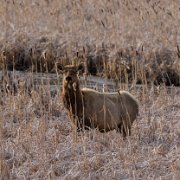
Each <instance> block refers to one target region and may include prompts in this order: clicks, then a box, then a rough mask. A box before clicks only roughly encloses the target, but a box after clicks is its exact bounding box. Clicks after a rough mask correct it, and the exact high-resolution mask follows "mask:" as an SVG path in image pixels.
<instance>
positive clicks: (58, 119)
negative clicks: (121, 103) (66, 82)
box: [0, 0, 180, 179]
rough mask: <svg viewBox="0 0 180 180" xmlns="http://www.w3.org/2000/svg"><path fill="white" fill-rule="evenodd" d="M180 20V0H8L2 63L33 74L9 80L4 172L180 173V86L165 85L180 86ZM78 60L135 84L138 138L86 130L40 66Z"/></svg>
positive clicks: (0, 117)
mask: <svg viewBox="0 0 180 180" xmlns="http://www.w3.org/2000/svg"><path fill="white" fill-rule="evenodd" d="M179 22H180V6H179V0H173V1H169V0H160V1H158V2H157V1H155V0H136V1H130V0H121V1H119V0H117V1H116V0H113V1H109V0H104V1H95V0H89V1H88V2H87V1H81V0H75V1H67V0H61V1H58V0H53V1H50V0H33V1H29V0H24V1H23V0H16V1H13V0H12V1H10V0H6V1H0V27H1V31H0V69H2V71H5V72H6V70H7V69H10V70H14V69H16V70H26V71H28V72H30V73H25V74H23V75H22V74H20V75H18V76H16V74H17V72H16V73H15V74H14V75H15V76H14V77H13V78H12V79H11V78H10V79H8V77H6V79H4V80H2V81H1V82H0V86H1V87H0V88H1V92H0V93H1V95H0V146H1V149H0V179H3V178H4V179H38V178H39V179H102V178H103V179H179V177H180V157H179V153H180V141H179V139H180V131H179V130H180V122H179V119H180V104H179V102H180V91H179V87H174V86H171V88H169V87H166V86H165V85H164V84H166V85H172V84H174V85H176V86H178V85H180V74H179V72H180V63H179V60H180V50H179V51H178V47H179V46H180V29H179V24H180V23H179ZM77 52H78V57H77ZM76 61H83V62H85V63H86V64H87V70H88V72H89V73H91V74H96V75H98V76H103V77H108V78H112V79H115V80H116V86H114V87H117V86H118V87H120V88H121V89H128V85H129V83H131V84H130V85H131V88H130V90H131V92H132V94H133V95H135V96H136V97H137V99H138V100H139V102H140V115H139V117H138V120H137V122H135V123H134V124H133V128H132V136H131V137H128V138H127V139H126V140H123V138H122V136H121V134H118V133H116V132H115V131H111V132H108V133H105V134H102V133H100V132H98V131H96V130H91V131H85V132H83V133H79V134H78V136H77V138H76V137H75V136H74V132H73V130H72V128H71V123H70V122H69V119H68V117H67V113H66V111H65V109H64V107H63V105H62V101H61V86H60V83H59V82H60V81H61V80H58V79H57V77H56V78H54V77H53V76H52V77H51V76H50V75H48V77H46V78H44V77H42V76H41V74H39V77H38V78H34V77H35V76H36V77H37V75H36V74H35V73H31V72H40V71H43V72H50V71H53V69H54V63H55V62H60V63H61V64H69V63H72V62H76ZM122 64H123V65H122ZM125 67H126V68H125ZM12 74H13V73H12ZM123 82H125V84H123ZM14 83H15V86H14ZM136 83H141V84H142V86H140V88H137V86H136ZM153 83H154V84H161V85H160V86H154V85H153ZM52 84H55V86H52ZM97 84H98V83H97ZM148 84H151V85H148ZM101 85H102V84H101ZM54 87H55V92H54V90H53V91H52V89H53V88H54ZM93 87H94V86H93ZM97 88H98V89H99V90H102V88H101V86H97ZM111 90H112V89H111Z"/></svg>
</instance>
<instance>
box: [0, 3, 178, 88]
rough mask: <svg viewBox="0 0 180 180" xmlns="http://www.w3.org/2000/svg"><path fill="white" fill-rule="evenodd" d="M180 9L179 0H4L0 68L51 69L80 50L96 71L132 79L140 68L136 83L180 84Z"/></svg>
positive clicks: (0, 14)
mask: <svg viewBox="0 0 180 180" xmlns="http://www.w3.org/2000/svg"><path fill="white" fill-rule="evenodd" d="M179 12H180V11H179V1H178V0H173V1H171V2H169V1H168V0H163V1H162V0H160V1H158V2H157V1H154V0H151V1H147V0H143V1H141V0H138V1H136V2H132V1H129V0H122V1H118V0H116V1H115V0H113V1H108V0H105V1H102V2H101V1H99V2H96V1H94V0H91V1H88V2H83V1H80V0H76V1H73V2H72V1H63V0H62V1H57V0H54V1H49V0H47V1H46V0H39V1H37V0H34V1H28V0H26V1H21V0H17V1H1V2H0V17H1V18H0V26H1V27H2V28H1V32H0V49H1V50H0V51H1V57H0V67H1V68H3V66H6V68H8V69H11V70H12V68H13V65H14V66H15V68H16V69H17V70H33V71H43V72H50V71H52V70H53V68H54V63H55V62H57V61H59V62H61V63H62V64H68V63H72V59H74V58H77V52H79V56H78V60H79V61H84V62H86V64H87V66H88V68H87V70H88V71H89V73H91V74H96V75H99V76H105V77H108V78H113V79H116V80H119V77H120V76H121V77H123V81H125V79H127V78H128V80H129V81H130V82H132V79H133V76H134V69H135V68H138V69H137V70H138V72H139V73H138V74H137V77H136V78H137V79H136V81H137V83H142V76H146V78H147V81H148V82H152V83H155V84H160V83H165V84H167V85H172V84H174V85H177V86H178V85H179V83H180V79H179V76H180V75H179V70H180V63H179V56H178V51H177V49H178V47H179V46H180V35H179V34H180V32H179V21H180V13H179ZM84 50H85V51H84ZM122 62H123V63H124V62H126V63H127V64H128V66H129V67H130V68H129V70H128V71H127V73H128V76H127V77H126V73H125V72H124V71H125V70H124V68H122V67H121V66H119V65H117V64H119V63H122ZM4 64H5V65H4ZM135 64H138V65H137V66H136V65H135ZM139 66H140V67H139ZM108 71H110V72H111V73H107V72H108ZM142 73H144V75H142Z"/></svg>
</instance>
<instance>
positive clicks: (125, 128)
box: [61, 64, 139, 137]
mask: <svg viewBox="0 0 180 180" xmlns="http://www.w3.org/2000/svg"><path fill="white" fill-rule="evenodd" d="M82 69H83V65H82V64H80V65H79V66H75V65H66V66H65V67H64V68H63V69H61V71H62V73H63V80H62V81H63V82H62V84H63V87H62V101H63V104H64V106H65V108H66V109H67V110H68V114H69V117H70V119H71V121H72V122H73V124H74V125H75V127H76V128H77V130H78V131H79V130H83V129H91V128H97V129H98V130H99V131H100V132H107V131H110V130H113V129H116V130H117V131H118V132H120V133H122V134H123V137H126V136H127V135H131V126H132V124H133V121H134V120H135V119H136V117H137V115H138V111H139V105H138V102H137V100H136V99H135V98H134V97H133V96H132V95H131V94H130V93H129V92H127V91H118V92H113V93H109V92H108V93H107V92H106V93H105V92H98V91H96V90H93V89H90V88H81V87H80V81H79V76H78V73H79V72H80V71H82Z"/></svg>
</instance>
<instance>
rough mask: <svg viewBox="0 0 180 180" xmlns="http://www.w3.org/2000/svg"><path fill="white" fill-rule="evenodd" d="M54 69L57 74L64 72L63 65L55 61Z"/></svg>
mask: <svg viewBox="0 0 180 180" xmlns="http://www.w3.org/2000/svg"><path fill="white" fill-rule="evenodd" d="M55 71H56V73H58V74H63V73H64V67H63V66H62V64H60V63H58V62H56V63H55Z"/></svg>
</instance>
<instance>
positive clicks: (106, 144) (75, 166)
mask: <svg viewBox="0 0 180 180" xmlns="http://www.w3.org/2000/svg"><path fill="white" fill-rule="evenodd" d="M31 77H32V75H31ZM23 78H24V80H25V79H26V78H28V77H25V76H24V75H23V77H21V82H23ZM41 79H45V78H40V80H41ZM16 80H17V78H16ZM49 81H50V78H46V82H44V84H46V85H42V84H41V85H38V86H37V84H36V86H34V89H31V90H32V91H31V95H28V94H29V93H28V92H27V89H26V88H24V86H21V87H20V88H18V91H17V92H16V94H11V93H10V91H9V94H7V93H6V92H5V91H2V95H1V104H0V114H1V176H2V177H4V178H5V179H6V178H7V179H9V178H11V179H22V178H25V179H37V178H40V179H61V178H62V179H65V178H67V179H80V178H83V179H84V178H86V179H95V178H100V179H101V178H102V177H104V179H154V178H160V177H161V179H178V176H179V172H180V159H179V152H180V141H179V138H180V131H179V130H180V123H179V118H180V111H179V109H180V104H179V102H180V92H179V91H178V88H176V87H173V88H171V89H169V90H168V89H167V87H165V86H160V87H158V88H157V87H152V88H151V89H148V88H147V87H145V86H142V88H140V89H139V88H137V89H136V88H135V89H132V91H131V92H132V93H133V94H134V95H135V96H136V97H137V98H138V99H139V101H140V104H141V105H140V115H139V117H138V120H137V122H135V123H134V125H133V128H132V136H131V137H128V138H127V139H126V140H123V137H122V135H121V134H119V133H117V132H116V131H115V130H114V131H111V132H108V133H104V134H103V133H100V132H99V131H98V130H90V131H85V132H84V133H78V135H77V136H76V135H75V132H74V131H73V129H72V127H71V123H70V121H69V119H68V117H67V112H66V111H65V109H64V107H63V106H62V100H61V90H60V89H61V88H60V87H59V86H56V89H55V90H56V93H53V94H54V95H53V96H52V95H51V94H52V93H51V92H52V91H51V92H50V84H48V82H49ZM42 83H43V82H42ZM35 87H36V88H35Z"/></svg>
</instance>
